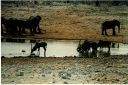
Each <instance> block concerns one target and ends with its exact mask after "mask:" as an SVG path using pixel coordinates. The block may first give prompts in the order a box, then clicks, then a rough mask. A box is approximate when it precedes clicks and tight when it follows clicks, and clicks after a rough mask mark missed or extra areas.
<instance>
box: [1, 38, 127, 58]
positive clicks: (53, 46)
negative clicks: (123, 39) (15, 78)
mask: <svg viewBox="0 0 128 85" xmlns="http://www.w3.org/2000/svg"><path fill="white" fill-rule="evenodd" d="M42 41H45V42H47V50H46V57H66V56H72V57H74V56H75V57H80V56H86V54H81V53H79V52H77V47H78V45H79V40H42ZM35 42H36V40H24V39H2V42H1V56H5V57H14V56H23V57H25V56H29V55H30V52H31V45H32V47H33V46H34V45H35ZM107 50H108V48H103V49H102V51H101V50H100V49H99V48H98V53H97V57H100V56H103V55H104V56H106V55H128V44H123V43H115V44H114V46H111V48H110V52H109V53H107ZM34 53H35V55H36V54H37V51H35V52H34ZM43 56H44V49H43V48H40V57H43Z"/></svg>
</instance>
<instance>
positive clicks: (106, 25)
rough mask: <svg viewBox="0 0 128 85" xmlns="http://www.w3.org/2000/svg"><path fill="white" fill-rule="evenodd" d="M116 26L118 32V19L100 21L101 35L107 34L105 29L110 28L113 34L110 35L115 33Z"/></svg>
mask: <svg viewBox="0 0 128 85" xmlns="http://www.w3.org/2000/svg"><path fill="white" fill-rule="evenodd" d="M116 26H117V27H118V32H120V22H119V21H118V20H111V21H105V22H103V23H102V25H101V30H102V33H101V34H102V35H104V33H105V35H108V34H107V31H106V30H107V29H112V30H113V34H112V35H114V36H115V35H116V32H115V27H116Z"/></svg>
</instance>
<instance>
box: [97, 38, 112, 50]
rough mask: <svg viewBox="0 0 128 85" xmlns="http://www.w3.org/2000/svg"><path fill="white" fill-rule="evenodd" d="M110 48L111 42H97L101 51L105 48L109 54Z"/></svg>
mask: <svg viewBox="0 0 128 85" xmlns="http://www.w3.org/2000/svg"><path fill="white" fill-rule="evenodd" d="M110 46H111V42H110V41H103V40H99V43H98V47H100V48H101V49H102V48H104V47H107V48H108V52H110Z"/></svg>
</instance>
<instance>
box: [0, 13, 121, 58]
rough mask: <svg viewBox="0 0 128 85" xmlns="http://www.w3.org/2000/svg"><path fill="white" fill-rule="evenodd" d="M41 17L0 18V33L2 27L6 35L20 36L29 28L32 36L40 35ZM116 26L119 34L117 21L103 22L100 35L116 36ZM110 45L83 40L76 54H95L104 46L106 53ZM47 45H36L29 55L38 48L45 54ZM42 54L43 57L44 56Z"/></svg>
mask: <svg viewBox="0 0 128 85" xmlns="http://www.w3.org/2000/svg"><path fill="white" fill-rule="evenodd" d="M41 19H42V18H41V16H38V15H37V16H31V17H30V18H29V19H27V20H20V19H14V18H9V19H5V18H4V17H1V33H2V34H3V33H4V30H3V27H5V28H6V34H8V33H13V34H14V33H18V34H19V35H21V34H22V33H25V29H26V28H29V30H30V34H32V35H34V34H35V33H41V29H40V26H39V23H40V20H41ZM116 26H117V27H118V32H120V22H119V21H118V20H111V21H105V22H103V23H102V24H101V35H108V34H107V29H112V35H114V36H115V35H116V31H115V29H116ZM110 45H111V42H109V41H102V40H100V41H99V42H98V43H97V42H95V41H87V40H85V41H84V43H83V44H79V46H78V48H77V51H78V52H83V53H84V52H88V51H89V50H90V48H92V52H94V53H95V52H97V48H98V47H100V48H103V47H104V46H106V47H108V51H110ZM46 46H47V43H45V42H43V43H36V44H35V47H34V48H33V49H32V51H31V54H32V52H33V51H35V50H36V49H37V48H38V51H39V50H40V47H43V48H44V51H45V52H46V48H45V47H46ZM45 52H44V56H46V55H45Z"/></svg>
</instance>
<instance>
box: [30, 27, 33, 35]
mask: <svg viewBox="0 0 128 85" xmlns="http://www.w3.org/2000/svg"><path fill="white" fill-rule="evenodd" d="M32 29H33V28H32V27H30V34H31V35H33V30H32Z"/></svg>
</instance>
